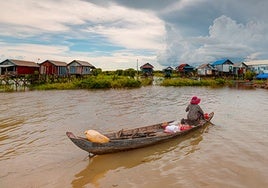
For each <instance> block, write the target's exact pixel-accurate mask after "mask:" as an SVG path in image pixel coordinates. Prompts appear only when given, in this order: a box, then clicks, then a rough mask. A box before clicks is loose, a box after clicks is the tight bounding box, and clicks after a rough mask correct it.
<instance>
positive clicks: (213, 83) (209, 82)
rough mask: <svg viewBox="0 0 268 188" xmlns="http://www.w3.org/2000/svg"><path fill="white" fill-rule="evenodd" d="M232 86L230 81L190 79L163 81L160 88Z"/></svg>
mask: <svg viewBox="0 0 268 188" xmlns="http://www.w3.org/2000/svg"><path fill="white" fill-rule="evenodd" d="M230 84H232V82H231V81H229V80H225V79H222V78H217V79H200V80H197V79H190V78H179V77H178V78H173V79H165V80H164V81H163V82H162V83H161V84H160V85H161V86H211V87H219V86H225V85H230Z"/></svg>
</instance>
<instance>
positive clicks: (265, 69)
mask: <svg viewBox="0 0 268 188" xmlns="http://www.w3.org/2000/svg"><path fill="white" fill-rule="evenodd" d="M244 63H245V64H246V65H247V66H248V68H249V69H250V70H251V71H252V72H254V73H256V74H261V73H268V60H254V61H247V62H244Z"/></svg>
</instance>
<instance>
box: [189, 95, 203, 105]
mask: <svg viewBox="0 0 268 188" xmlns="http://www.w3.org/2000/svg"><path fill="white" fill-rule="evenodd" d="M200 101H201V99H200V98H198V97H197V96H193V97H192V100H191V104H199V103H200Z"/></svg>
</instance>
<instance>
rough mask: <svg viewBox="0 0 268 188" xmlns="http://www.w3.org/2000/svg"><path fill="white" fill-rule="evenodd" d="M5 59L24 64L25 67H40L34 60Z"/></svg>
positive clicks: (15, 63) (17, 64)
mask: <svg viewBox="0 0 268 188" xmlns="http://www.w3.org/2000/svg"><path fill="white" fill-rule="evenodd" d="M5 61H10V62H11V63H13V64H14V65H16V66H23V67H39V65H38V64H37V63H35V62H33V61H23V60H17V59H7V60H5Z"/></svg>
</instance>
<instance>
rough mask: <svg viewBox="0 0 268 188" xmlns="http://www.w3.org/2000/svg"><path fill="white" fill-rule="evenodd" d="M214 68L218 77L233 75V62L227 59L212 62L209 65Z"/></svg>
mask: <svg viewBox="0 0 268 188" xmlns="http://www.w3.org/2000/svg"><path fill="white" fill-rule="evenodd" d="M211 65H212V66H213V67H214V68H216V69H217V74H219V75H225V76H228V75H232V74H233V65H234V64H233V62H232V61H230V60H229V59H221V60H217V61H215V62H213V63H212V64H211Z"/></svg>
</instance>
